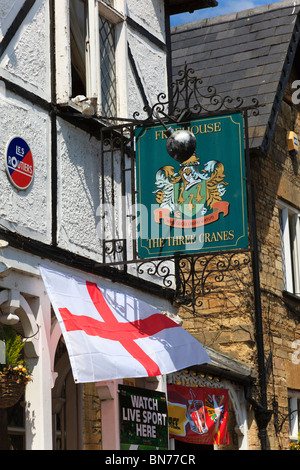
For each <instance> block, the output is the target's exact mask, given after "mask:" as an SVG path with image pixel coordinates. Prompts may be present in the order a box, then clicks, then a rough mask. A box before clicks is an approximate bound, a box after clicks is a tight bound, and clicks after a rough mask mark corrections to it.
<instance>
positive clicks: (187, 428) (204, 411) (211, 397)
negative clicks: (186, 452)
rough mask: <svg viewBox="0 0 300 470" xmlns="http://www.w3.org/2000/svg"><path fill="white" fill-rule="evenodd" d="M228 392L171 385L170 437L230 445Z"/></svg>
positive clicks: (208, 443)
mask: <svg viewBox="0 0 300 470" xmlns="http://www.w3.org/2000/svg"><path fill="white" fill-rule="evenodd" d="M227 420H228V390H225V389H219V388H206V387H186V386H183V385H168V422H169V434H170V437H171V438H175V439H178V440H180V441H184V442H188V443H190V444H205V445H212V444H220V445H228V444H229V439H228V432H227Z"/></svg>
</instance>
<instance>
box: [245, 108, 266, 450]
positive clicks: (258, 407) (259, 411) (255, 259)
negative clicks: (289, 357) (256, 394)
mask: <svg viewBox="0 0 300 470" xmlns="http://www.w3.org/2000/svg"><path fill="white" fill-rule="evenodd" d="M244 119H245V140H246V165H247V182H248V194H249V199H250V201H249V202H250V204H249V218H250V231H251V243H252V269H253V286H254V303H255V320H256V322H255V327H256V345H257V358H258V374H259V386H260V403H257V402H255V400H253V399H251V398H250V397H249V396H248V397H247V396H246V398H247V399H248V401H249V402H250V403H252V405H253V406H254V411H255V418H256V422H257V426H258V431H259V432H258V435H259V439H260V442H261V450H266V449H267V426H268V423H269V421H270V419H271V415H272V412H271V411H268V401H267V381H266V369H265V352H264V335H263V321H262V307H261V289H260V274H259V253H258V239H257V226H256V208H255V192H254V185H253V182H252V178H251V168H250V155H249V135H248V115H247V111H246V112H245V113H244Z"/></svg>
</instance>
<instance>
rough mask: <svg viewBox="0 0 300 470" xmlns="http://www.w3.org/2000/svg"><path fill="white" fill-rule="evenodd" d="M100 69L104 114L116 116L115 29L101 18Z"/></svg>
mask: <svg viewBox="0 0 300 470" xmlns="http://www.w3.org/2000/svg"><path fill="white" fill-rule="evenodd" d="M99 24H100V30H99V35H100V69H101V95H102V96H101V98H102V114H104V115H105V116H109V117H112V116H116V112H117V106H116V102H117V94H116V63H115V27H114V25H113V24H111V23H110V22H109V21H107V20H106V19H104V18H102V17H101V16H100V18H99Z"/></svg>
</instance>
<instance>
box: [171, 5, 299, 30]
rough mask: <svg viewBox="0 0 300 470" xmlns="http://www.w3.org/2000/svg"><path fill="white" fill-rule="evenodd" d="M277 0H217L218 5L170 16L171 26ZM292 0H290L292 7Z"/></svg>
mask: <svg viewBox="0 0 300 470" xmlns="http://www.w3.org/2000/svg"><path fill="white" fill-rule="evenodd" d="M277 2H278V0H273V1H272V0H218V3H219V5H218V6H217V7H215V8H205V9H203V10H197V11H195V12H194V13H182V14H180V15H174V16H172V17H171V26H176V25H178V24H183V23H189V22H190V21H196V20H201V19H202V18H211V17H212V16H218V15H226V14H227V13H234V12H236V11H242V10H248V9H249V8H255V7H259V6H261V5H267V4H269V3H277ZM293 6H294V1H293V0H291V7H292V8H293Z"/></svg>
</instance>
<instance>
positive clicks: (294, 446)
mask: <svg viewBox="0 0 300 470" xmlns="http://www.w3.org/2000/svg"><path fill="white" fill-rule="evenodd" d="M290 449H291V450H300V433H299V434H298V441H297V442H291V443H290Z"/></svg>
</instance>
